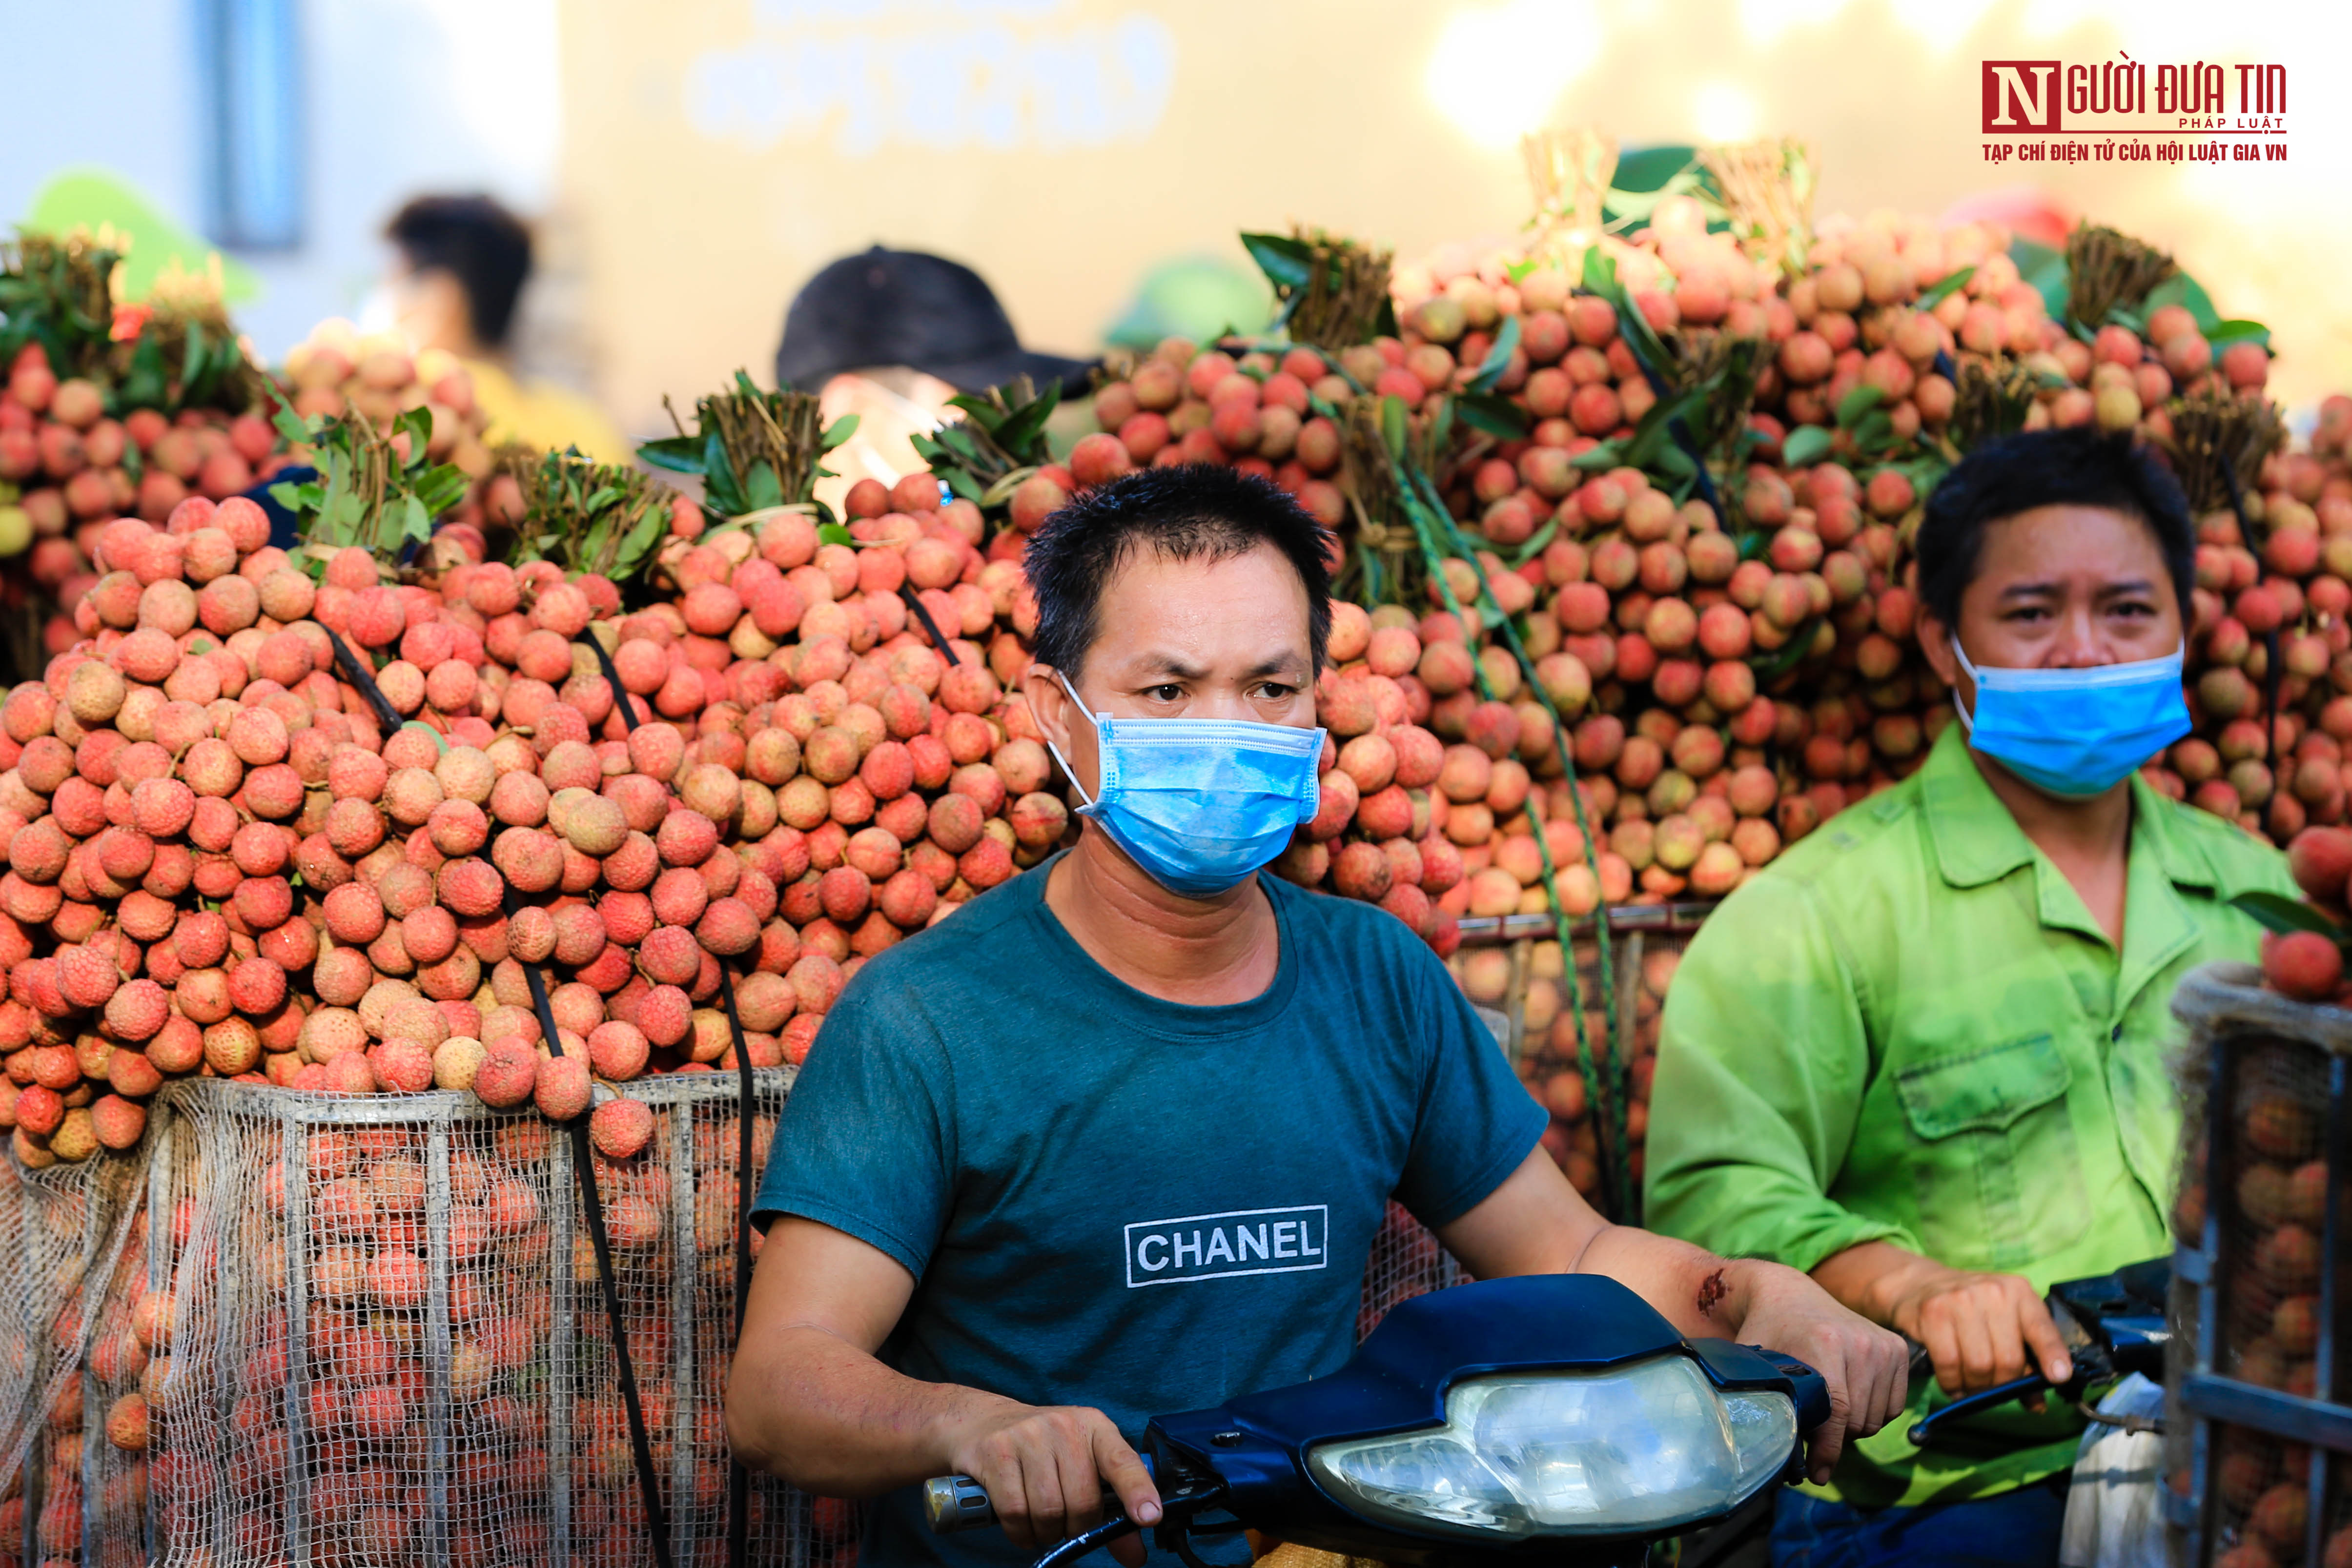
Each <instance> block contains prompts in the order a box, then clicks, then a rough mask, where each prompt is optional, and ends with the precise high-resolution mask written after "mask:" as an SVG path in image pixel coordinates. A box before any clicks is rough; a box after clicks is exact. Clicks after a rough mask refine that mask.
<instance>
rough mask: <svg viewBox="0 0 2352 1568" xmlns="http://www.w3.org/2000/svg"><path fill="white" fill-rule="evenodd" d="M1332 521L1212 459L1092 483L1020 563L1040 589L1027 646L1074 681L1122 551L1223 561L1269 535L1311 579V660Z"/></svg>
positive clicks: (1325, 608) (1326, 633) (1323, 615)
mask: <svg viewBox="0 0 2352 1568" xmlns="http://www.w3.org/2000/svg"><path fill="white" fill-rule="evenodd" d="M1330 543H1331V533H1330V530H1329V529H1328V528H1324V527H1323V525H1322V524H1320V523H1318V522H1317V521H1316V520H1315V519H1314V518H1313V517H1309V516H1308V515H1307V511H1306V509H1305V508H1304V507H1300V506H1299V504H1298V503H1297V501H1294V500H1292V499H1291V498H1290V497H1288V496H1286V495H1285V494H1284V493H1283V492H1282V491H1281V490H1280V489H1278V488H1277V487H1276V486H1274V485H1273V484H1271V483H1270V482H1268V481H1266V480H1265V479H1261V478H1258V477H1256V476H1255V475H1250V474H1244V473H1242V472H1240V471H1239V470H1236V469H1233V468H1224V467H1220V466H1217V465H1213V464H1180V465H1176V466H1173V467H1168V468H1147V469H1144V470H1143V471H1142V472H1140V473H1137V474H1129V475H1128V476H1125V477H1123V478H1119V479H1115V480H1113V481H1111V483H1109V484H1108V485H1104V486H1099V487H1097V488H1096V489H1093V490H1089V491H1087V492H1086V493H1085V494H1083V495H1081V496H1079V497H1077V499H1076V500H1074V501H1072V502H1070V503H1069V504H1068V505H1067V506H1066V507H1062V508H1061V510H1059V511H1057V512H1055V513H1054V514H1053V515H1052V516H1051V517H1047V518H1046V519H1045V524H1044V526H1043V527H1041V528H1038V530H1037V532H1036V534H1035V535H1034V537H1033V538H1031V539H1030V541H1029V549H1028V553H1027V554H1026V555H1025V556H1024V557H1023V558H1022V566H1023V569H1024V571H1025V572H1026V573H1027V575H1028V578H1029V586H1030V590H1031V591H1033V592H1034V594H1035V595H1036V596H1037V634H1036V636H1035V637H1034V639H1032V640H1031V652H1032V653H1034V656H1035V657H1036V659H1037V662H1038V663H1039V664H1050V665H1052V666H1053V667H1054V668H1055V669H1057V670H1059V671H1061V672H1062V674H1065V675H1067V676H1068V677H1069V678H1070V681H1071V684H1072V685H1076V682H1077V678H1078V667H1079V665H1080V664H1081V663H1083V662H1084V660H1085V658H1086V654H1087V649H1089V648H1091V647H1093V646H1094V641H1095V633H1096V631H1097V616H1098V612H1099V610H1100V607H1101V604H1102V594H1103V589H1104V588H1105V587H1106V586H1107V585H1108V583H1109V581H1110V579H1111V574H1112V573H1114V572H1116V571H1117V570H1118V569H1119V567H1120V566H1121V565H1123V564H1124V563H1125V562H1126V561H1127V559H1129V557H1130V556H1132V555H1134V554H1136V553H1137V552H1138V551H1140V550H1145V549H1149V550H1152V551H1155V552H1157V553H1159V554H1160V555H1164V556H1167V557H1168V558H1170V559H1173V560H1199V559H1203V558H1205V559H1209V560H1213V561H1214V560H1224V559H1230V558H1232V557H1234V556H1237V555H1245V554H1247V553H1248V552H1249V551H1251V550H1253V549H1256V548H1257V547H1258V546H1260V545H1262V544H1270V545H1272V546H1273V547H1274V548H1275V549H1277V550H1280V551H1281V552H1282V555H1283V558H1284V559H1286V560H1287V561H1289V562H1290V564H1291V565H1292V566H1293V567H1295V568H1297V571H1298V580H1300V581H1301V582H1303V583H1305V584H1306V585H1307V638H1308V642H1309V643H1310V644H1311V653H1312V655H1313V658H1314V664H1315V669H1316V670H1317V671H1318V673H1319V672H1320V671H1321V670H1322V668H1323V656H1324V648H1325V645H1326V644H1327V643H1328V642H1329V641H1330V636H1331V571H1330V568H1329V567H1328V564H1326V561H1327V558H1326V557H1325V555H1324V551H1325V549H1327V548H1328V547H1329V545H1330Z"/></svg>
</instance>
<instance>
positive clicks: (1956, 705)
mask: <svg viewBox="0 0 2352 1568" xmlns="http://www.w3.org/2000/svg"><path fill="white" fill-rule="evenodd" d="M1952 657H1954V658H1955V659H1958V661H1959V662H1960V668H1961V669H1962V670H1964V671H1966V672H1967V673H1968V677H1969V685H1972V686H1974V687H1975V688H1976V689H1977V695H1979V697H1981V696H1982V695H1984V683H1983V682H1982V681H1981V680H1979V678H1978V676H1977V667H1976V666H1975V665H1974V664H1969V651H1968V650H1967V649H1966V648H1963V647H1961V646H1960V634H1959V633H1958V632H1953V633H1952ZM1952 711H1953V712H1954V713H1956V714H1958V715H1959V716H1960V733H1961V734H1962V735H1974V734H1976V732H1977V721H1976V719H1975V718H1974V717H1973V716H1971V715H1970V714H1969V710H1968V709H1966V708H1964V707H1962V706H1960V688H1959V687H1958V686H1954V687H1953V688H1952Z"/></svg>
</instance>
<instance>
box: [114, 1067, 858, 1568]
mask: <svg viewBox="0 0 2352 1568" xmlns="http://www.w3.org/2000/svg"><path fill="white" fill-rule="evenodd" d="M759 1076H760V1080H761V1082H760V1088H759V1103H760V1113H759V1115H758V1117H757V1119H756V1123H755V1126H754V1138H753V1160H754V1166H755V1168H756V1167H757V1166H758V1165H759V1164H760V1163H761V1162H762V1161H764V1159H765V1157H766V1150H767V1145H768V1140H769V1137H770V1134H772V1131H773V1128H774V1124H775V1115H776V1113H777V1111H778V1110H779V1109H780V1108H781V1107H782V1101H783V1096H784V1092H785V1088H786V1085H787V1083H788V1082H789V1076H790V1075H789V1073H788V1072H784V1071H770V1072H762V1073H761V1074H760V1075H759ZM626 1092H627V1094H628V1096H629V1097H630V1098H632V1099H635V1100H638V1101H641V1102H643V1103H646V1105H647V1106H648V1107H649V1108H650V1109H651V1110H652V1112H653V1115H654V1123H655V1127H654V1134H653V1137H652V1140H651V1141H650V1142H649V1143H648V1145H646V1149H645V1151H644V1152H643V1153H642V1154H640V1155H637V1156H636V1157H635V1158H634V1159H632V1160H629V1161H625V1162H613V1161H608V1160H605V1159H604V1158H603V1157H602V1156H597V1163H598V1173H597V1174H598V1180H599V1185H600V1190H601V1192H602V1194H603V1197H604V1208H605V1214H606V1219H607V1223H608V1228H609V1230H610V1233H611V1236H612V1239H613V1247H614V1263H615V1266H616V1274H617V1278H618V1281H619V1286H620V1294H621V1298H622V1302H623V1312H624V1317H625V1326H626V1332H627V1334H628V1338H629V1348H630V1351H631V1354H632V1357H633V1360H634V1364H635V1370H636V1375H637V1382H638V1386H639V1389H640V1392H641V1395H642V1397H643V1402H644V1408H645V1413H646V1424H647V1427H648V1433H649V1436H650V1437H651V1439H652V1447H653V1451H654V1459H655V1465H656V1470H657V1472H658V1474H659V1475H660V1477H661V1479H662V1490H663V1498H664V1503H665V1507H666V1510H667V1517H668V1525H669V1539H670V1546H671V1552H672V1559H673V1561H674V1562H675V1563H678V1564H680V1565H685V1564H711V1565H714V1568H715V1565H716V1564H719V1563H723V1562H724V1561H725V1557H726V1541H725V1505H726V1492H727V1476H728V1465H727V1449H726V1436H725V1430H724V1425H723V1410H724V1397H723V1396H724V1389H725V1377H726V1371H727V1363H728V1358H729V1352H730V1343H731V1337H732V1327H733V1324H732V1311H733V1299H734V1291H733V1283H734V1276H733V1270H734V1250H733V1245H734V1217H735V1212H736V1209H735V1204H736V1189H735V1172H736V1156H737V1129H738V1124H737V1121H736V1116H737V1112H736V1100H735V1092H736V1084H735V1081H734V1079H733V1078H732V1076H731V1075H721V1074H711V1075H700V1074H698V1075H694V1076H692V1077H687V1078H673V1079H663V1080H655V1081H648V1082H640V1083H632V1084H630V1085H628V1086H627V1090H626ZM166 1098H167V1101H168V1103H170V1104H171V1106H172V1108H173V1110H174V1111H175V1112H176V1113H178V1115H179V1117H180V1122H179V1125H178V1127H177V1129H176V1135H175V1137H174V1139H173V1146H172V1151H171V1163H170V1172H169V1186H170V1191H171V1194H172V1198H171V1203H172V1206H173V1214H174V1219H175V1223H174V1225H173V1228H172V1231H173V1234H172V1237H171V1238H170V1245H169V1247H167V1248H166V1249H165V1250H166V1251H167V1252H168V1254H169V1256H168V1259H167V1262H166V1268H167V1275H166V1276H165V1277H167V1278H168V1279H169V1281H170V1284H169V1289H168V1292H167V1293H161V1294H162V1301H163V1303H164V1306H163V1311H162V1312H159V1313H158V1314H157V1319H158V1323H159V1327H158V1329H157V1331H156V1332H157V1334H158V1344H157V1350H158V1355H157V1359H156V1362H155V1364H153V1365H151V1367H150V1368H149V1373H148V1378H149V1384H150V1388H151V1392H152V1395H153V1397H154V1405H153V1408H152V1419H153V1437H152V1450H153V1453H152V1467H153V1472H154V1474H153V1489H152V1490H153V1493H154V1497H155V1499H156V1506H155V1508H154V1521H153V1525H154V1530H155V1538H156V1547H157V1557H158V1559H159V1560H160V1561H162V1562H163V1563H170V1564H182V1563H205V1564H208V1565H212V1568H219V1565H226V1564H243V1563H255V1564H259V1563H273V1564H274V1563H294V1564H298V1565H299V1564H303V1563H336V1564H345V1563H349V1564H366V1563H402V1562H407V1561H427V1562H436V1563H438V1562H447V1563H457V1564H474V1563H481V1564H490V1563H516V1564H522V1563H533V1564H536V1563H544V1562H546V1561H549V1560H550V1559H553V1560H555V1561H558V1562H567V1563H569V1562H578V1563H611V1564H615V1565H618V1564H624V1563H625V1564H629V1565H631V1568H635V1564H639V1563H644V1562H645V1561H646V1534H645V1521H644V1516H643V1508H642V1504H641V1502H640V1500H639V1495H638V1484H637V1478H636V1474H635V1469H634V1468H633V1465H632V1462H631V1453H630V1444H629V1437H628V1428H627V1425H626V1419H625V1413H624V1408H623V1406H622V1402H621V1398H620V1396H619V1389H618V1382H617V1378H616V1376H615V1375H614V1354H613V1348H612V1343H611V1333H610V1330H609V1327H608V1325H607V1321H606V1318H605V1312H604V1301H603V1299H602V1296H601V1293H600V1291H599V1290H598V1288H597V1285H596V1281H595V1269H594V1262H593V1256H592V1254H591V1252H590V1249H589V1242H588V1235H587V1230H586V1228H585V1226H584V1225H583V1222H582V1219H581V1216H580V1207H579V1203H578V1198H577V1190H576V1187H575V1186H574V1181H573V1174H572V1163H571V1162H572V1144H571V1142H570V1140H569V1139H568V1138H567V1137H565V1136H563V1135H562V1134H560V1133H558V1132H557V1131H556V1130H554V1129H551V1128H550V1127H549V1126H548V1125H547V1124H545V1123H543V1122H541V1120H540V1119H539V1118H538V1117H536V1116H535V1115H530V1114H528V1113H525V1114H517V1115H509V1114H501V1113H494V1112H490V1111H488V1110H486V1109H485V1108H484V1107H483V1106H482V1105H481V1104H480V1103H479V1102H478V1101H477V1100H475V1099H474V1098H473V1097H472V1096H470V1095H460V1094H427V1095H410V1096H402V1097H397V1098H358V1099H336V1098H326V1097H321V1096H315V1095H304V1094H297V1093H293V1092H287V1091H281V1090H276V1089H265V1088H259V1087H248V1086H245V1085H235V1084H223V1083H217V1082H214V1083H205V1084H201V1085H193V1086H189V1087H187V1088H175V1089H173V1090H172V1091H169V1092H167V1096H166ZM166 1352H168V1354H165V1353H166ZM159 1368H164V1369H166V1370H163V1371H161V1372H159V1371H158V1369H159ZM751 1499H752V1502H751V1555H752V1558H753V1560H754V1561H756V1562H760V1563H776V1564H800V1563H824V1562H828V1561H831V1560H832V1559H833V1558H834V1557H835V1554H836V1553H838V1552H840V1550H841V1549H842V1548H843V1547H845V1546H846V1545H847V1543H848V1542H847V1531H846V1529H845V1526H846V1523H847V1521H846V1520H845V1519H843V1518H839V1517H838V1516H837V1515H827V1516H826V1519H825V1521H826V1522H827V1523H829V1524H831V1525H832V1526H833V1528H831V1529H830V1530H820V1529H819V1528H817V1526H818V1523H819V1517H818V1515H819V1511H818V1510H816V1509H814V1508H813V1507H812V1505H811V1503H810V1502H809V1500H805V1499H803V1498H800V1497H799V1496H797V1495H796V1494H794V1493H793V1492H792V1490H790V1489H789V1488H786V1487H784V1486H782V1484H781V1483H778V1482H775V1481H772V1480H769V1479H756V1480H755V1481H754V1483H753V1486H752V1490H751Z"/></svg>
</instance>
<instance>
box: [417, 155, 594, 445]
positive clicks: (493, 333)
mask: <svg viewBox="0 0 2352 1568" xmlns="http://www.w3.org/2000/svg"><path fill="white" fill-rule="evenodd" d="M384 237H385V238H386V239H388V240H390V241H391V242H392V243H393V245H394V247H395V248H396V249H397V250H398V251H399V253H400V261H399V265H398V266H397V267H396V268H395V269H394V273H393V276H392V277H391V278H390V280H389V282H388V292H389V294H390V296H391V306H392V311H393V315H394V322H395V324H396V325H397V327H398V328H399V329H400V331H401V333H402V335H403V336H404V337H406V338H407V340H408V341H409V346H410V347H411V348H412V349H413V350H415V351H416V352H418V353H422V352H424V351H425V350H428V349H443V350H447V351H448V352H450V353H452V354H455V355H456V356H457V358H458V359H459V360H460V361H463V362H464V364H465V367H466V370H467V372H468V373H469V374H470V375H471V376H472V377H473V382H474V399H475V401H476V402H478V403H479V404H480V405H481V409H482V413H483V414H484V415H485V416H486V417H487V418H488V421H489V425H488V433H487V434H488V438H489V440H490V441H492V442H493V443H497V442H502V441H520V442H521V443H522V444H525V445H527V446H532V447H538V448H541V449H544V450H547V451H553V452H561V451H562V450H563V449H564V448H565V447H568V446H577V447H578V448H579V449H580V450H581V451H582V452H583V453H584V454H585V455H588V456H590V457H593V458H594V459H596V461H598V462H600V463H626V462H628V461H629V460H630V457H631V455H632V450H633V449H632V448H631V446H630V444H629V443H628V442H627V441H625V439H623V437H622V435H621V433H620V431H619V430H618V429H616V428H615V427H614V424H613V422H612V421H611V420H609V419H607V418H606V417H605V416H604V412H603V411H602V410H600V409H599V408H597V407H596V405H595V404H594V403H593V402H589V401H588V400H587V399H586V398H584V397H582V396H581V395H580V394H579V393H577V392H571V391H568V390H566V389H564V388H562V387H559V386H553V385H551V384H549V383H547V382H537V381H534V382H523V381H520V380H519V379H518V378H517V377H516V375H515V371H514V357H513V354H512V351H511V345H512V339H513V332H514V323H515V313H516V307H517V306H518V305H519V304H520V301H521V298H522V291H523V286H524V285H525V284H527V283H529V282H530V230H529V229H528V228H526V227H524V226H523V223H522V220H520V218H518V217H516V216H515V215H514V214H512V213H510V212H509V211H507V209H506V208H505V207H503V206H501V205H500V204H499V203H498V202H497V201H495V200H493V199H492V198H490V197H488V196H419V197H417V198H416V199H415V200H414V201H412V202H410V203H409V204H407V205H406V206H404V207H403V208H401V209H400V211H399V212H398V213H396V214H394V215H393V219H392V222H391V223H390V224H389V225H386V226H385V228H384Z"/></svg>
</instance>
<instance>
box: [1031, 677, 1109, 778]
mask: <svg viewBox="0 0 2352 1568" xmlns="http://www.w3.org/2000/svg"><path fill="white" fill-rule="evenodd" d="M1054 678H1055V680H1057V681H1059V682H1061V683H1062V689H1063V690H1064V691H1066V692H1067V693H1069V694H1070V706H1073V707H1075V708H1076V709H1077V710H1078V714H1079V716H1081V717H1083V718H1086V719H1087V720H1089V721H1092V720H1093V719H1094V718H1095V716H1094V715H1092V714H1089V713H1087V705H1086V703H1085V702H1084V701H1083V700H1081V699H1080V697H1079V696H1078V688H1077V687H1076V686H1074V685H1070V677H1069V676H1067V675H1066V674H1062V672H1061V671H1059V670H1055V672H1054ZM1095 733H1096V735H1097V737H1099V736H1100V735H1101V733H1102V727H1101V725H1100V724H1099V723H1097V724H1096V727H1095ZM1045 749H1046V750H1048V751H1050V752H1052V753H1053V754H1054V760H1055V761H1056V762H1058V763H1060V764H1061V765H1062V777H1063V778H1065V779H1068V780H1069V781H1070V788H1071V789H1076V791H1077V792H1078V793H1079V794H1080V795H1081V796H1083V797H1085V800H1086V803H1087V805H1086V808H1085V809H1091V808H1092V807H1093V805H1094V803H1095V798H1094V797H1093V796H1092V795H1089V794H1087V787H1086V786H1085V785H1083V784H1081V783H1079V782H1078V770H1077V769H1076V768H1073V767H1071V766H1070V759H1069V758H1066V757H1065V756H1063V755H1062V748H1061V747H1058V746H1056V745H1055V744H1054V743H1053V742H1052V741H1050V740H1048V741H1047V742H1045Z"/></svg>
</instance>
